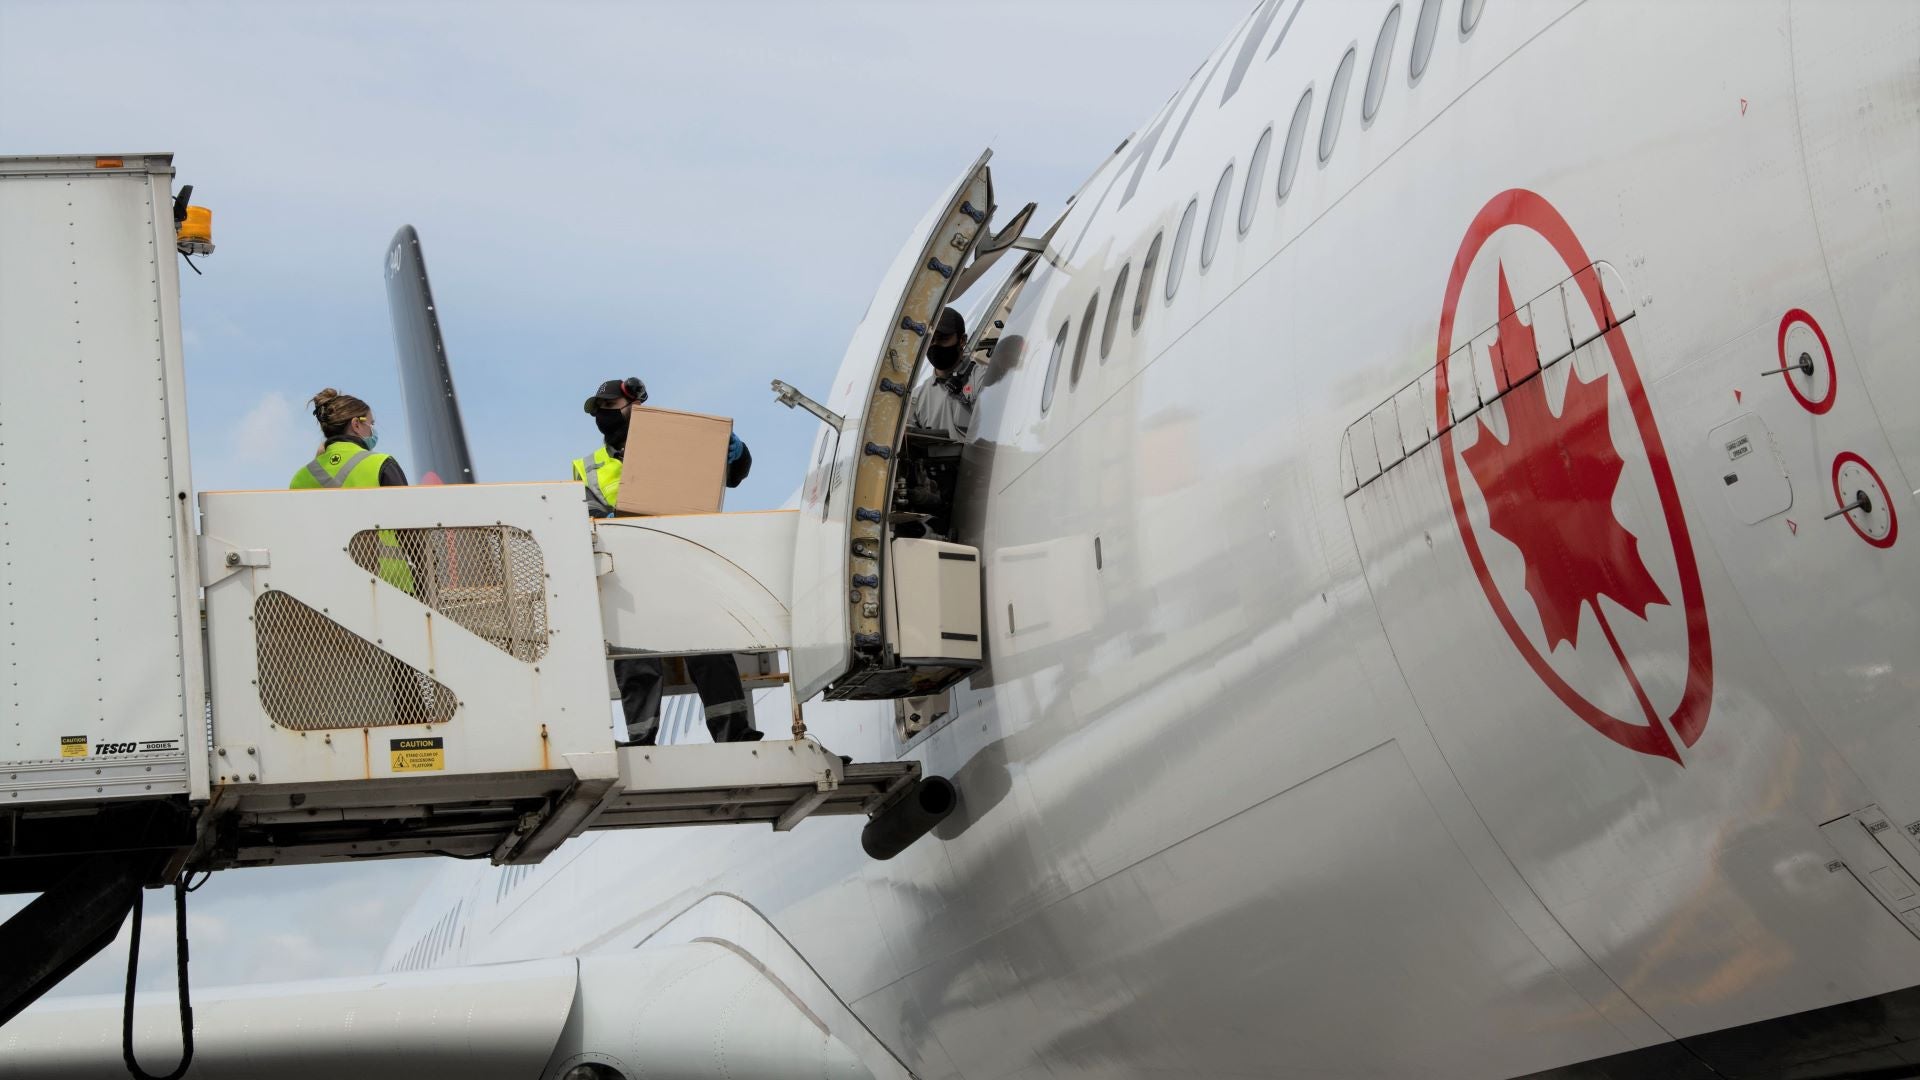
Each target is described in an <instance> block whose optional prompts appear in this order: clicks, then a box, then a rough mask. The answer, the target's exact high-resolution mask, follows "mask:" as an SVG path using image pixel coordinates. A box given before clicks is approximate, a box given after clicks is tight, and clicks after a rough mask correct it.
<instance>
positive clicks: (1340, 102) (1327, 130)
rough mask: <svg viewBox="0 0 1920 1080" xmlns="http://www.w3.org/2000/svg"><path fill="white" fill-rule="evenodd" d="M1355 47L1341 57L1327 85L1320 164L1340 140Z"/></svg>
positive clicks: (1321, 133) (1327, 158) (1322, 121)
mask: <svg viewBox="0 0 1920 1080" xmlns="http://www.w3.org/2000/svg"><path fill="white" fill-rule="evenodd" d="M1353 55H1354V53H1353V49H1351V48H1349V49H1347V55H1345V56H1343V57H1341V58H1340V67H1339V69H1338V70H1337V71H1335V72H1334V73H1333V83H1332V84H1331V85H1329V86H1328V87H1327V111H1326V112H1325V113H1324V114H1322V115H1321V117H1320V164H1322V165H1325V164H1326V163H1327V162H1328V161H1329V160H1331V159H1332V157H1333V144H1334V143H1336V142H1338V141H1339V140H1340V121H1341V120H1344V119H1345V118H1346V112H1347V84H1348V83H1350V82H1352V81H1353Z"/></svg>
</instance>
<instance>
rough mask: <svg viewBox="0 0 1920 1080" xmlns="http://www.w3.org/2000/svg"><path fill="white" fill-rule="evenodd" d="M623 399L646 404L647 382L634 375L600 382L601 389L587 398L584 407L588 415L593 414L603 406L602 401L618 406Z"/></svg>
mask: <svg viewBox="0 0 1920 1080" xmlns="http://www.w3.org/2000/svg"><path fill="white" fill-rule="evenodd" d="M623 401H631V402H633V403H634V404H635V405H644V404H646V402H647V384H646V383H643V382H641V381H640V380H639V379H637V378H633V377H632V376H629V377H627V378H625V379H608V380H607V381H606V382H603V383H601V384H600V389H598V390H595V391H594V392H593V396H592V397H590V398H588V399H587V400H586V404H585V406H584V408H585V409H586V412H587V415H589V416H591V415H593V414H594V413H596V412H598V411H600V409H601V408H603V406H602V405H601V403H602V402H607V403H609V404H610V405H616V406H617V405H619V404H620V403H621V402H623Z"/></svg>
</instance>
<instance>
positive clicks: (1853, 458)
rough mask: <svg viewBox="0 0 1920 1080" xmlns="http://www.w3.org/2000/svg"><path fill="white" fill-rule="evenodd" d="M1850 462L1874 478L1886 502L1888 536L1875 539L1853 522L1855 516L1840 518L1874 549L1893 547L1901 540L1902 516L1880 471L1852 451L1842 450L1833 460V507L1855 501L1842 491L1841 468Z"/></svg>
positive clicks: (1848, 515) (1857, 523) (1849, 515)
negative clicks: (1888, 491)
mask: <svg viewBox="0 0 1920 1080" xmlns="http://www.w3.org/2000/svg"><path fill="white" fill-rule="evenodd" d="M1848 462H1852V463H1853V464H1855V465H1858V466H1860V467H1861V468H1863V469H1865V470H1867V475H1868V476H1871V477H1873V482H1874V485H1875V486H1877V487H1878V488H1879V489H1880V497H1881V498H1882V499H1885V500H1886V503H1887V535H1885V536H1882V537H1880V538H1879V539H1877V540H1876V539H1874V538H1873V537H1871V536H1869V535H1867V531H1866V530H1865V529H1862V528H1861V527H1860V523H1859V522H1857V521H1855V520H1853V515H1852V514H1851V513H1847V514H1841V515H1840V516H1841V517H1843V518H1846V519H1847V524H1848V525H1851V526H1852V527H1853V531H1854V532H1856V533H1858V534H1860V539H1862V540H1865V541H1866V542H1867V543H1869V544H1872V545H1873V546H1874V547H1877V548H1890V547H1892V546H1893V542H1894V541H1895V540H1898V539H1900V514H1899V512H1898V511H1896V510H1895V509H1894V508H1893V497H1892V496H1890V495H1888V494H1887V482H1886V481H1885V480H1882V479H1880V470H1878V469H1876V468H1874V467H1873V466H1871V465H1869V464H1867V459H1866V458H1863V457H1861V456H1860V455H1859V454H1856V453H1854V452H1853V451H1851V450H1842V451H1840V453H1839V454H1838V455H1837V456H1836V457H1835V458H1834V459H1833V505H1835V506H1845V505H1847V504H1848V503H1850V502H1852V501H1853V500H1852V499H1850V498H1848V497H1847V496H1846V495H1844V494H1842V493H1841V491H1840V466H1842V465H1845V464H1847V463H1848Z"/></svg>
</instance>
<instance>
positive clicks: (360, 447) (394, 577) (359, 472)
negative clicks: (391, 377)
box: [287, 387, 413, 594]
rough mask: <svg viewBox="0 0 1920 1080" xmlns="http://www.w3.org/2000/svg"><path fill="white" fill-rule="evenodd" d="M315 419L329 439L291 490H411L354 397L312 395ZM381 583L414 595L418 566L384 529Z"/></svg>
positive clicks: (329, 392)
mask: <svg viewBox="0 0 1920 1080" xmlns="http://www.w3.org/2000/svg"><path fill="white" fill-rule="evenodd" d="M311 404H312V405H313V418H314V419H315V420H318V421H319V422H320V434H321V436H322V437H323V438H324V439H325V440H326V441H325V442H323V443H322V444H321V446H320V453H319V454H318V455H317V456H315V457H314V459H313V460H312V461H309V462H307V464H306V465H305V466H303V467H302V468H301V469H300V470H299V471H297V472H295V473H294V474H293V482H292V483H290V484H288V485H287V486H288V487H290V488H293V489H294V490H295V491H303V490H309V489H319V488H358V487H406V486H407V474H406V473H405V472H403V471H401V468H400V463H399V462H398V461H395V460H394V459H393V455H392V454H378V453H375V452H374V449H373V448H374V447H375V446H376V445H377V444H378V443H379V441H380V436H379V435H378V433H376V432H375V431H374V423H373V410H372V409H371V408H369V407H368V406H367V403H366V402H364V401H362V400H360V399H359V398H357V397H354V396H353V395H352V394H343V393H341V392H340V391H338V390H335V389H333V388H332V387H328V388H327V389H325V390H322V391H320V392H319V393H317V394H315V395H313V401H312V403H311ZM374 539H375V543H376V545H377V547H376V552H375V554H376V555H377V556H378V566H379V574H380V579H381V580H382V581H385V582H386V583H388V584H389V585H392V586H394V587H395V588H397V589H400V590H401V591H403V592H406V593H408V594H411V593H412V592H413V567H412V565H410V564H409V563H408V562H407V554H406V552H405V551H404V550H403V549H402V548H401V546H400V534H399V533H397V532H395V531H394V530H392V529H381V530H379V532H378V533H376V534H375V537H374Z"/></svg>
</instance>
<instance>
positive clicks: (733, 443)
mask: <svg viewBox="0 0 1920 1080" xmlns="http://www.w3.org/2000/svg"><path fill="white" fill-rule="evenodd" d="M746 449H747V444H746V443H743V442H741V441H740V436H738V435H735V434H733V433H732V432H728V433H727V464H729V465H731V464H733V463H734V462H736V461H739V460H740V455H741V454H742V453H743V452H744V451H745V450H746Z"/></svg>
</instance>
